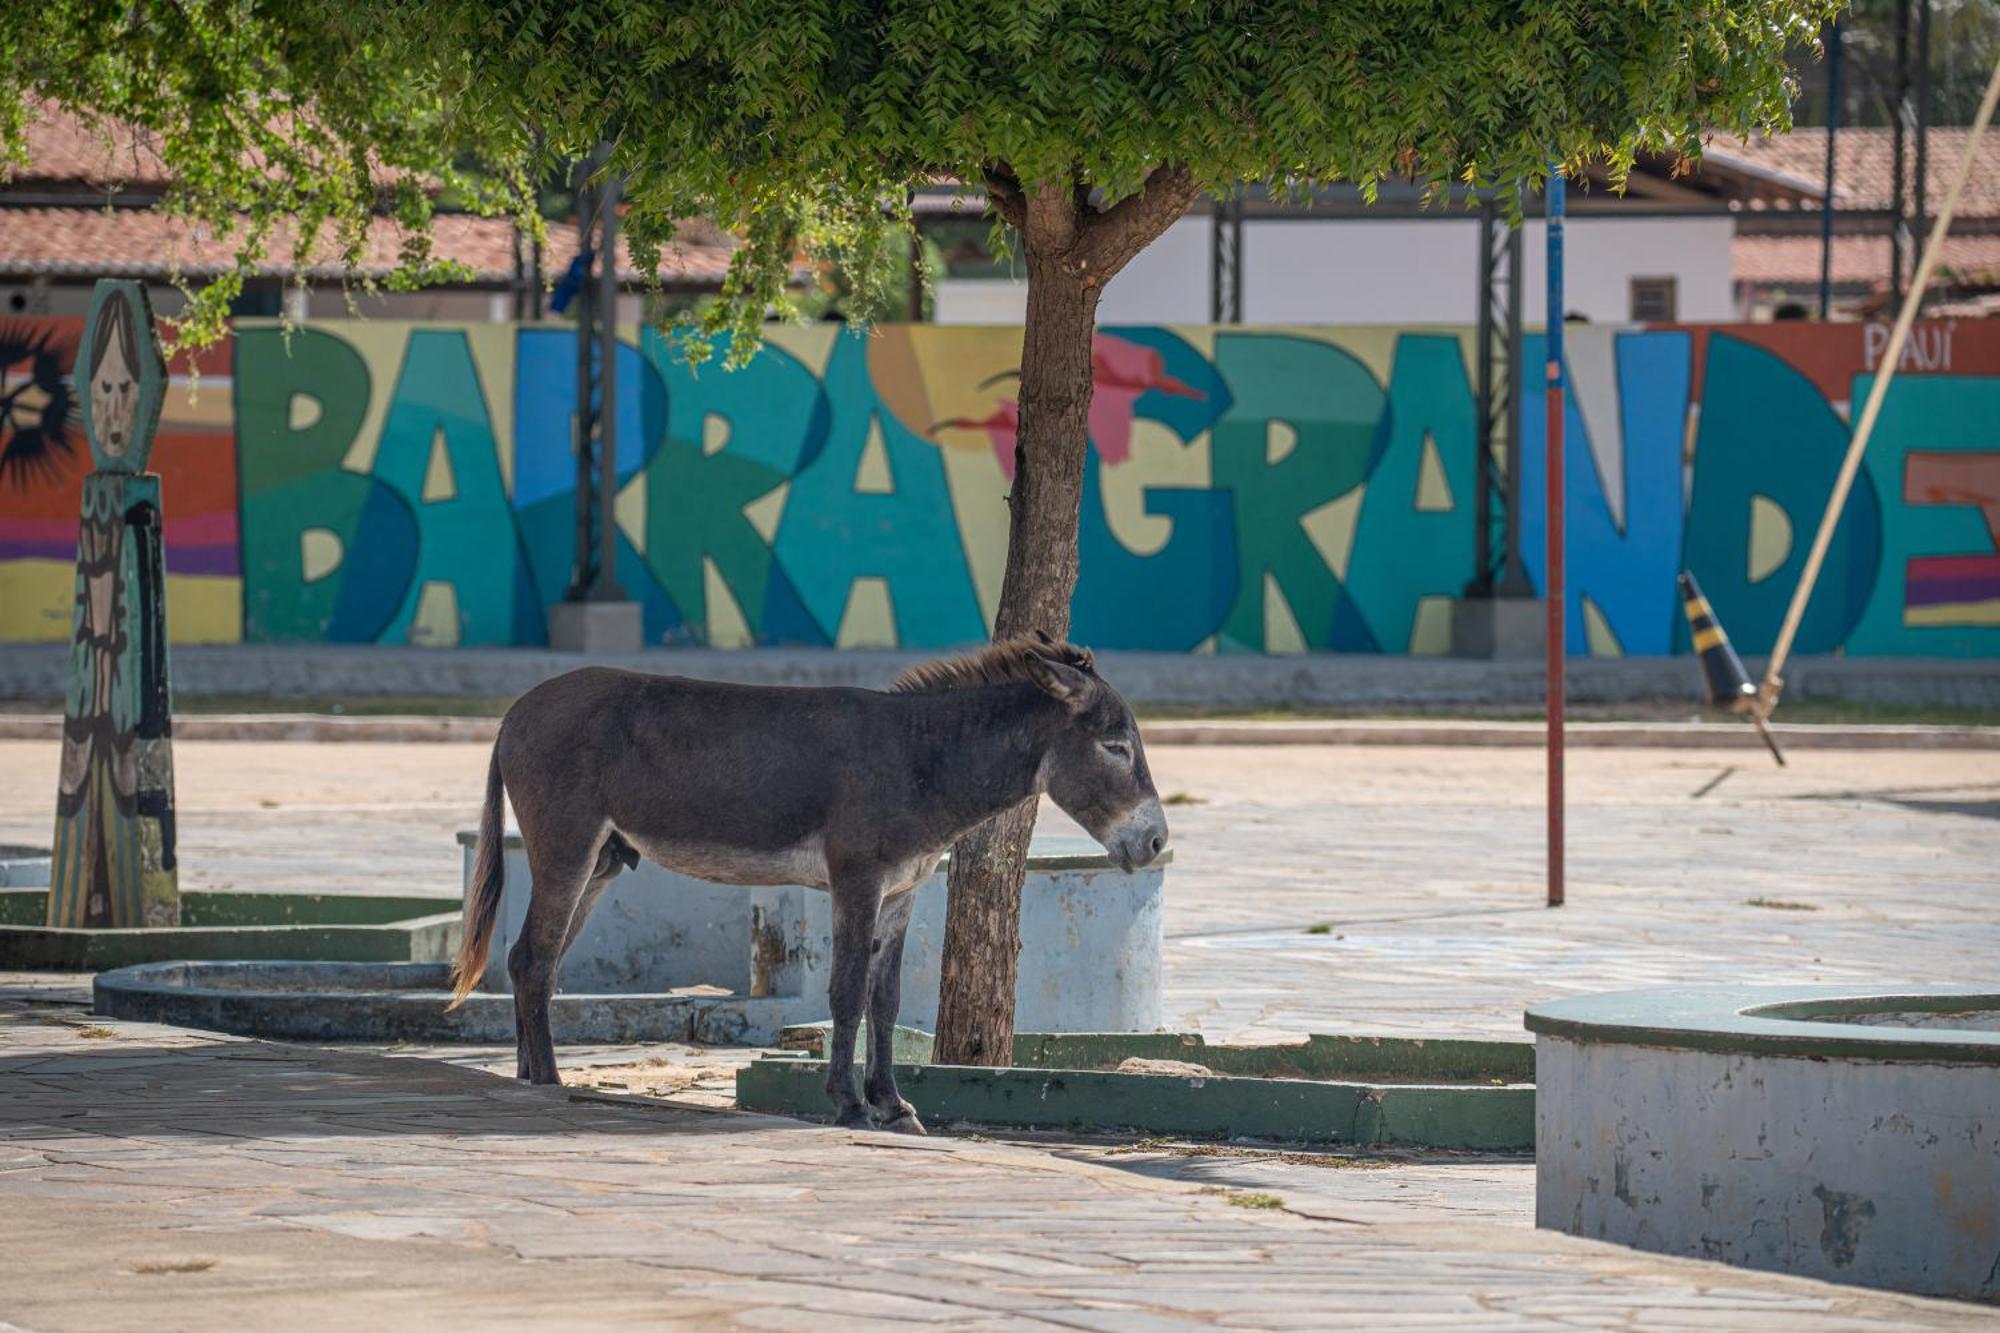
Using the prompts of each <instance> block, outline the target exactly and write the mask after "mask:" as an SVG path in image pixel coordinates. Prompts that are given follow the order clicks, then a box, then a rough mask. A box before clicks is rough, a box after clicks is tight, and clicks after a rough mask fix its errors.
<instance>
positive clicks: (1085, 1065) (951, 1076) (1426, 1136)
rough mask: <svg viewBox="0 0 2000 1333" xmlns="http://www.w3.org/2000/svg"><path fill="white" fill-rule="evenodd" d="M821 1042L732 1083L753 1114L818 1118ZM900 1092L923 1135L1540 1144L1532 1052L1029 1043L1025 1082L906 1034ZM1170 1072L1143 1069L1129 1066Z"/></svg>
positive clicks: (899, 1047) (803, 1042) (1023, 1042)
mask: <svg viewBox="0 0 2000 1333" xmlns="http://www.w3.org/2000/svg"><path fill="white" fill-rule="evenodd" d="M822 1035H823V1033H814V1034H812V1035H802V1034H800V1033H799V1032H798V1031H797V1030H796V1029H794V1030H792V1031H789V1032H787V1033H786V1034H785V1038H786V1044H787V1045H788V1046H794V1047H797V1048H798V1049H795V1050H788V1051H786V1052H784V1053H782V1054H778V1055H770V1056H765V1057H764V1058H763V1059H760V1060H758V1061H756V1062H755V1063H753V1064H750V1065H747V1066H745V1067H744V1068H742V1069H740V1070H738V1071H737V1075H736V1103H737V1105H738V1106H740V1107H742V1108H743V1109H745V1110H751V1111H770V1112H777V1113H780V1114H785V1115H798V1116H805V1117H808V1118H823V1117H825V1115H826V1114H827V1103H826V1093H825V1083H826V1065H825V1064H824V1062H823V1061H821V1060H820V1059H819V1058H818V1056H819V1053H820V1047H819V1044H818V1038H819V1037H820V1036H822ZM896 1058H897V1065H896V1082H897V1085H898V1086H899V1087H900V1088H901V1089H902V1093H903V1095H904V1096H905V1097H906V1098H908V1099H909V1101H910V1103H911V1104H912V1105H913V1106H915V1107H916V1108H917V1111H918V1113H919V1114H920V1115H922V1116H923V1117H924V1118H925V1119H926V1120H928V1121H931V1122H932V1123H935V1124H941V1125H942V1124H951V1123H957V1122H968V1123H972V1124H980V1125H996V1126H1007V1127H1014V1128H1038V1129H1068V1130H1075V1131H1093V1132H1096V1131H1107V1130H1108V1131H1120V1132H1125V1131H1129V1132H1133V1133H1140V1134H1174V1135H1186V1136H1193V1137H1198V1138H1224V1139H1228V1138H1248V1139H1272V1140H1278V1141H1283V1142H1291V1143H1315V1144H1331V1145H1344V1146H1350V1147H1361V1146H1368V1145H1375V1144H1381V1145H1395V1146H1399V1147H1412V1148H1414V1147H1424V1148H1452V1149H1465V1150H1476V1151H1482V1152H1525V1151H1526V1150H1528V1149H1529V1148H1530V1147H1532V1146H1533V1144H1534V1126H1535V1089H1534V1088H1533V1087H1532V1086H1530V1085H1529V1083H1528V1082H1527V1080H1528V1078H1529V1076H1530V1074H1531V1072H1532V1069H1533V1054H1532V1051H1531V1049H1530V1048H1529V1047H1528V1045H1527V1044H1526V1043H1524V1042H1481V1041H1446V1042H1429V1043H1426V1042H1424V1041H1420V1040H1406V1039H1399V1038H1390V1037H1382V1038H1375V1037H1324V1036H1315V1037H1311V1038H1309V1039H1308V1040H1306V1041H1304V1042H1299V1043H1293V1044H1286V1045H1267V1046H1210V1045H1207V1044H1206V1043H1205V1042H1204V1041H1203V1040H1202V1038H1201V1037H1200V1036H1198V1035H1193V1034H1177V1033H1157V1034H1154V1033H1093V1034H1076V1035H1063V1034H1056V1035H1047V1034H1029V1035H1023V1036H1018V1037H1016V1038H1015V1040H1014V1067H1013V1068H1011V1069H986V1068H973V1067H969V1066H961V1065H936V1064H931V1063H930V1039H929V1037H928V1036H926V1035H925V1034H922V1033H911V1032H906V1031H905V1030H903V1029H900V1028H899V1029H898V1030H897V1042H896ZM1134 1060H1136V1061H1139V1062H1147V1061H1152V1062H1163V1061H1171V1062H1174V1065H1178V1066H1180V1068H1179V1069H1178V1070H1176V1069H1173V1068H1172V1067H1171V1066H1167V1067H1154V1068H1147V1067H1146V1066H1145V1064H1144V1063H1140V1064H1137V1065H1130V1066H1128V1065H1127V1064H1126V1062H1127V1061H1134Z"/></svg>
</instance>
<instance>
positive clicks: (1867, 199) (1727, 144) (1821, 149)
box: [1709, 127, 2000, 217]
mask: <svg viewBox="0 0 2000 1333" xmlns="http://www.w3.org/2000/svg"><path fill="white" fill-rule="evenodd" d="M1968 133H1969V131H1967V130H1964V129H1959V128H1946V127H1939V128H1935V129H1933V130H1931V132H1930V142H1929V147H1928V149H1927V155H1926V158H1925V162H1924V174H1925V176H1926V177H1927V178H1928V180H1929V188H1928V190H1927V191H1926V195H1927V198H1928V200H1929V204H1930V208H1931V210H1932V211H1933V212H1935V211H1936V209H1937V207H1938V205H1939V204H1941V203H1942V202H1943V201H1944V196H1945V192H1946V191H1947V190H1949V189H1950V188H1951V178H1952V175H1953V174H1954V173H1955V172H1956V171H1957V170H1958V162H1959V158H1960V157H1962V156H1963V155H1964V153H1965V141H1966V137H1967V134H1968ZM1906 151H1907V152H1908V154H1909V158H1908V165H1906V166H1905V168H1904V170H1905V171H1906V172H1908V173H1910V175H1911V176H1912V177H1914V175H1915V173H1916V144H1915V142H1914V139H1913V140H1911V141H1910V142H1909V143H1908V144H1907V145H1906ZM1709 152H1710V153H1711V154H1714V155H1716V156H1717V157H1719V158H1722V159H1724V160H1727V159H1731V158H1734V159H1739V160H1742V161H1745V162H1747V163H1749V164H1750V165H1752V166H1756V167H1760V168H1763V169H1765V170H1768V171H1776V172H1779V173H1781V174H1783V175H1787V176H1795V177H1798V178H1800V179H1802V180H1808V181H1813V182H1815V183H1818V182H1820V181H1821V180H1823V179H1824V177H1825V174H1826V131H1825V130H1824V129H1822V128H1805V129H1797V130H1793V131H1792V132H1791V133H1790V134H1788V135H1784V136H1781V137H1770V136H1762V137H1759V138H1755V139H1751V140H1749V141H1747V142H1745V141H1742V140H1726V139H1717V140H1716V141H1715V142H1714V143H1713V144H1711V145H1710V146H1709ZM1834 154H1835V159H1836V160H1835V162H1834V173H1833V193H1834V198H1835V200H1836V201H1837V203H1838V205H1839V207H1841V208H1861V209H1882V210H1886V209H1887V208H1888V207H1889V204H1890V195H1891V192H1892V189H1893V186H1894V183H1895V172H1894V170H1893V168H1894V165H1895V148H1894V143H1893V138H1892V136H1891V134H1890V132H1889V131H1888V130H1887V129H1883V128H1862V127H1848V128H1843V129H1842V130H1841V131H1840V132H1839V133H1838V134H1837V135H1835V136H1834ZM1959 212H1960V214H1961V215H1962V216H1965V217H1996V216H2000V134H1988V135H1986V136H1985V137H1984V138H1983V139H1982V140H1980V144H1979V159H1978V161H1976V162H1974V163H1973V165H1972V176H1971V178H1970V179H1969V180H1968V181H1967V182H1966V186H1965V197H1964V198H1963V199H1962V200H1961V201H1960V203H1959Z"/></svg>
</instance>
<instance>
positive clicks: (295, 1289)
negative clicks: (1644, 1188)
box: [0, 1002, 1993, 1333]
mask: <svg viewBox="0 0 2000 1333" xmlns="http://www.w3.org/2000/svg"><path fill="white" fill-rule="evenodd" d="M0 1087H4V1088H6V1090H7V1096H6V1097H5V1098H4V1099H0V1245H4V1246H5V1247H6V1249H7V1253H8V1263H7V1264H6V1265H5V1266H4V1268H0V1320H5V1321H7V1322H9V1323H11V1324H13V1325H14V1326H16V1327H19V1328H24V1329H35V1330H50V1331H53V1330H66V1329H80V1330H81V1329H135V1330H136V1329H145V1330H148V1331H149V1333H150V1331H151V1330H158V1329H177V1328H195V1327H200V1328H216V1327H271V1326H274V1325H278V1324H280V1323H282V1324H283V1325H284V1326H286V1327H288V1328H295V1329H316V1328H343V1329H345V1328H354V1327H368V1326H376V1327H396V1328H404V1327H410V1328H425V1327H432V1326H437V1327H447V1326H452V1327H464V1326H467V1325H471V1324H477V1325H479V1326H491V1327H515V1326H527V1325H531V1324H532V1325H534V1326H536V1327H543V1328H547V1327H578V1326H584V1325H590V1326H625V1325H632V1324H642V1323H643V1324H646V1325H648V1326H654V1327H660V1326H666V1327H720V1326H731V1327H743V1328H756V1329H808V1328H810V1329H814V1330H822V1329H844V1328H864V1327H865V1328H882V1327H895V1326H899V1325H914V1326H928V1327H950V1328H955V1329H956V1328H992V1329H1012V1328H1088V1329H1118V1330H1125V1329H1179V1328H1192V1327H1208V1326H1221V1327H1231V1328H1267V1329H1281V1328H1338V1327H1365V1328H1392V1327H1450V1328H1461V1329H1462V1328H1495V1329H1498V1328H1532V1327H1579V1326H1581V1327H1610V1326H1631V1327H1654V1326H1669V1327H1674V1326H1678V1327H1696V1326H1709V1327H1753V1326H1754V1327H1811V1328H1829V1329H1877V1328H1880V1329H1888V1328H1947V1329H1952V1328H1976V1327H1990V1326H1991V1324H1992V1322H1993V1312H1992V1311H1990V1310H1983V1309H1979V1308H1975V1307H1967V1306H1959V1305H1952V1304H1949V1303H1943V1302H1935V1301H1923V1300H1917V1299H1913V1298H1905V1297H1899V1296H1894V1295H1886V1294H1881V1293H1872V1292H1864V1291H1859V1290H1854V1289H1846V1288H1839V1287H1833V1286H1828V1285H1824V1284H1820V1283H1814V1282H1808V1281H1803V1280H1798V1279H1790V1278H1780V1277H1772V1276H1768V1275H1762V1274H1752V1273H1745V1272H1738V1271H1735V1270H1729V1269H1724V1268H1720V1267H1717V1266H1713V1265H1706V1264H1699V1263H1693V1262H1688V1261H1679V1260H1669V1259H1662V1258H1658V1257H1655V1256H1650V1255H1641V1254H1636V1253H1633V1252H1629V1251H1624V1250H1620V1249H1616V1248H1613V1247H1609V1246H1603V1245H1597V1244H1593V1243H1591V1242H1587V1241H1580V1240H1575V1239H1572V1238H1569V1237H1564V1236H1556V1235H1550V1234H1547V1233H1542V1232H1536V1231H1533V1230H1531V1229H1529V1228H1527V1227H1525V1226H1522V1225H1520V1224H1519V1222H1518V1221H1496V1220H1493V1219H1490V1218H1485V1217H1481V1218H1478V1219H1476V1220H1475V1219H1472V1218H1468V1217H1464V1216H1458V1217H1453V1216H1449V1215H1442V1214H1441V1213H1440V1212H1439V1211H1438V1210H1437V1209H1436V1208H1435V1207H1434V1206H1429V1205H1423V1204H1421V1203H1419V1204H1417V1205H1416V1206H1411V1207H1407V1208H1399V1207H1397V1205H1396V1203H1395V1201H1394V1199H1393V1196H1392V1195H1391V1194H1390V1193H1389V1192H1388V1191H1387V1190H1386V1188H1385V1186H1386V1184H1387V1182H1389V1181H1390V1180H1392V1179H1393V1178H1394V1177H1395V1175H1396V1174H1397V1173H1399V1172H1402V1171H1406V1170H1411V1169H1412V1168H1410V1167H1408V1166H1402V1165H1387V1166H1378V1165H1370V1166H1365V1167H1364V1166H1349V1167H1346V1168H1344V1169H1322V1168H1311V1167H1298V1168H1294V1169H1295V1170H1301V1171H1302V1170H1316V1171H1317V1179H1318V1181H1319V1182H1320V1183H1319V1184H1318V1185H1317V1186H1314V1187H1311V1188H1307V1187H1304V1186H1295V1185H1293V1184H1291V1183H1290V1179H1291V1178H1290V1177H1287V1176H1283V1175H1266V1176H1260V1177H1259V1179H1260V1180H1263V1179H1268V1180H1269V1181H1270V1183H1271V1185H1272V1186H1273V1187H1274V1189H1275V1188H1284V1189H1286V1190H1287V1191H1288V1195H1289V1197H1285V1196H1281V1202H1280V1203H1279V1205H1278V1206H1268V1207H1245V1206H1241V1205H1242V1204H1243V1203H1246V1202H1268V1201H1267V1200H1257V1199H1256V1198H1255V1196H1249V1197H1246V1196H1245V1195H1244V1194H1243V1193H1242V1190H1241V1186H1240V1184H1239V1181H1240V1179H1241V1177H1240V1175H1237V1176H1220V1177H1217V1179H1219V1180H1220V1182H1221V1183H1208V1184H1203V1183H1201V1182H1200V1179H1199V1177H1197V1179H1196V1180H1195V1181H1193V1182H1190V1181H1187V1180H1183V1179H1180V1178H1176V1177H1177V1174H1178V1173H1176V1172H1173V1171H1162V1170H1161V1169H1160V1162H1161V1161H1165V1160H1171V1158H1170V1155H1169V1156H1162V1155H1161V1154H1160V1153H1158V1152H1157V1151H1154V1150H1151V1149H1148V1150H1144V1151H1141V1152H1136V1153H1124V1154H1122V1155H1121V1153H1119V1152H1117V1151H1113V1150H1107V1149H1104V1148H1101V1147H1099V1148H1092V1147H1088V1146H1084V1147H1070V1148H1064V1149H1059V1150H1055V1151H1051V1150H1048V1149H1047V1148H1044V1147H1038V1146H1028V1145H1020V1144H1004V1143H995V1142H989V1141H978V1140H972V1139H943V1138H940V1139H929V1140H909V1139H902V1138H897V1137H892V1136H886V1135H877V1134H865V1133H855V1132H852V1131H845V1130H837V1129H828V1128H820V1127H813V1126H807V1125H803V1124H800V1123H798V1122H792V1121H784V1120H777V1119H772V1118H768V1117H760V1116H749V1115H743V1114H740V1113H736V1112H729V1111H716V1110H710V1109H707V1108H703V1107H698V1106H692V1105H686V1104H674V1103H667V1102H655V1101H640V1100H636V1099H626V1100H611V1099H605V1098H602V1097H597V1096H589V1095H582V1096H580V1095H579V1094H577V1093H576V1092H574V1091H572V1090H569V1089H536V1088H527V1087H523V1086H521V1085H518V1084H515V1083H513V1082H512V1081H511V1080H504V1079H500V1078H495V1077H493V1076H491V1075H487V1074H483V1073H479V1072H476V1071H473V1070H468V1069H463V1068H459V1067H456V1066H453V1065H449V1064H444V1063H440V1062H437V1061H432V1060H426V1059H415V1058H405V1059H393V1058H389V1057H387V1056H385V1055H382V1054H379V1053H376V1052H370V1051H362V1050H354V1049H313V1048H305V1047H291V1046H280V1045H275V1044H270V1043H262V1042H254V1041H237V1040H231V1039H226V1038H214V1037H209V1036H205V1035H202V1034H195V1033H189V1032H184V1031H179V1030H175V1029H170V1028H161V1027H154V1026H150V1025H143V1024H126V1023H105V1022H99V1021H93V1020H89V1019H86V1018H81V1017H76V1016H73V1015H64V1014H60V1013H52V1012H49V1011H46V1010H44V1011H33V1010H29V1009H27V1008H26V1007H25V1006H23V1005H20V1004H19V1003H13V1002H10V1003H7V1004H5V1005H0ZM1196 1160H1201V1161H1204V1162H1217V1161H1220V1162H1225V1163H1226V1162H1228V1161H1230V1160H1231V1159H1229V1158H1226V1157H1224V1158H1204V1159H1196ZM1284 1166H1285V1164H1284V1163H1283V1162H1281V1161H1275V1159H1272V1160H1267V1161H1266V1162H1265V1163H1264V1164H1262V1165H1260V1166H1258V1167H1257V1168H1256V1169H1257V1170H1259V1171H1263V1172H1266V1173H1269V1172H1273V1171H1279V1170H1281V1169H1282V1168H1284ZM1417 1169H1419V1170H1420V1171H1422V1172H1423V1173H1424V1174H1423V1175H1422V1176H1421V1177H1418V1179H1419V1180H1420V1181H1432V1182H1435V1181H1436V1180H1437V1178H1438V1175H1439V1173H1444V1172H1449V1171H1452V1170H1454V1169H1458V1168H1455V1167H1454V1166H1453V1165H1452V1164H1450V1163H1436V1164H1430V1165H1428V1166H1421V1167H1419V1168H1417ZM1463 1169H1467V1170H1472V1171H1476V1172H1481V1173H1488V1174H1486V1175H1482V1176H1475V1177H1473V1178H1471V1179H1468V1180H1467V1182H1466V1185H1467V1187H1468V1188H1469V1189H1470V1190H1472V1191H1477V1190H1479V1189H1482V1188H1487V1187H1488V1186H1490V1183H1491V1177H1490V1173H1491V1172H1493V1171H1494V1170H1495V1169H1496V1167H1495V1166H1494V1165H1493V1164H1491V1163H1473V1164H1468V1165H1467V1166H1466V1167H1464V1168H1463ZM1498 1169H1502V1170H1504V1169H1508V1168H1505V1167H1501V1168H1498ZM1350 1185H1352V1188H1351V1189H1350ZM1435 1187H1436V1186H1435V1185H1434V1184H1421V1183H1420V1184H1419V1185H1418V1186H1417V1188H1418V1189H1419V1191H1420V1193H1421V1192H1422V1191H1423V1190H1425V1189H1429V1188H1435ZM1450 1192H1454V1193H1455V1192H1457V1191H1456V1187H1455V1186H1454V1187H1453V1188H1452V1190H1451V1191H1450ZM1363 1214H1368V1215H1366V1216H1364V1215H1363Z"/></svg>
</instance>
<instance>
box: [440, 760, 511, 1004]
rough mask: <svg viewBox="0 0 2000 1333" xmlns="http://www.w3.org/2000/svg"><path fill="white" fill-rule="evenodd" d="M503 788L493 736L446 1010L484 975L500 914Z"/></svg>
mask: <svg viewBox="0 0 2000 1333" xmlns="http://www.w3.org/2000/svg"><path fill="white" fill-rule="evenodd" d="M504 790H505V783H504V782H503V781H502V779H501V777H500V744H499V742H498V741H497V740H496V741H495V742H494V744H493V759H492V761H491V762H490V763H488V764H487V766H486V806H485V808H484V809H483V810H481V811H480V814H479V850H478V852H477V853H476V854H475V855H474V856H473V858H472V880H471V882H470V883H468V884H467V885H466V887H465V936H464V938H463V939H461V940H460V941H459V944H458V958H457V959H456V960H455V961H454V962H453V963H452V965H451V1003H450V1004H448V1005H446V1006H445V1008H446V1009H448V1010H449V1009H456V1008H458V1006H459V1005H461V1004H464V1003H465V997H466V996H467V995H470V994H471V993H472V988H473V987H474V986H476V985H478V984H479V979H480V978H481V977H482V976H484V975H486V954H487V951H488V950H489V949H491V948H492V947H493V924H494V922H495V921H496V920H497V919H498V918H499V916H500V894H501V890H503V889H504V888H505V887H506V881H507V858H506V856H505V854H504V847H503V844H504V841H505V838H504V834H505V832H506V829H505V826H504V822H503V821H504V819H505V813H504V811H503V809H502V807H501V803H500V802H501V796H502V793H503V791H504Z"/></svg>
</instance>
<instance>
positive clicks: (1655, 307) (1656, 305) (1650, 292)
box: [1632, 278, 1680, 324]
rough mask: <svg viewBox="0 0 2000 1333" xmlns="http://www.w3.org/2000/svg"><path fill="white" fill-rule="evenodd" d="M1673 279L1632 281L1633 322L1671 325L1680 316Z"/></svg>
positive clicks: (1639, 279)
mask: <svg viewBox="0 0 2000 1333" xmlns="http://www.w3.org/2000/svg"><path fill="white" fill-rule="evenodd" d="M1679 307H1680V303H1679V301H1678V300H1677V299H1676V298H1675V292H1674V279H1672V278H1634V279H1632V322H1633V323H1635V324H1671V323H1673V322H1674V320H1675V319H1676V318H1677V317H1678V315H1679Z"/></svg>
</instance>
